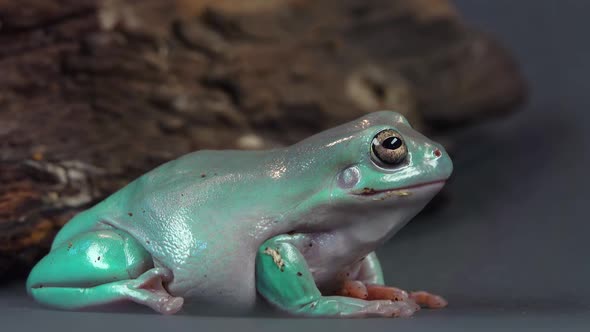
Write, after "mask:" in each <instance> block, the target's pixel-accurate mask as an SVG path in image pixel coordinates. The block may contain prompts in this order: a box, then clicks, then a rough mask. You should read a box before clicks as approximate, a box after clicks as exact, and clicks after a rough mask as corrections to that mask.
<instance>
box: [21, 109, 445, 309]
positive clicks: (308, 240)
mask: <svg viewBox="0 0 590 332" xmlns="http://www.w3.org/2000/svg"><path fill="white" fill-rule="evenodd" d="M452 169H453V165H452V161H451V159H450V157H449V155H448V154H447V152H446V151H445V149H444V148H443V146H442V145H440V144H438V143H435V142H434V141H432V140H430V139H428V138H427V137H426V136H424V135H422V134H421V133H419V132H418V131H416V130H415V129H414V128H413V127H412V126H411V125H410V123H409V122H408V120H407V119H406V118H405V117H404V116H403V115H401V114H400V113H397V112H394V111H389V110H384V111H376V112H372V113H367V114H366V115H364V116H362V117H360V118H358V119H355V120H352V121H349V122H347V123H344V124H340V125H338V126H335V127H333V128H330V129H327V130H325V131H322V132H319V133H317V134H315V135H312V136H310V137H308V138H305V139H303V140H301V141H299V142H297V143H295V144H293V145H290V146H286V147H275V148H271V149H267V150H231V149H230V150H198V151H195V152H191V153H188V154H186V155H183V156H181V157H179V158H177V159H174V160H172V161H168V162H166V163H163V164H161V165H160V166H157V167H156V168H154V169H152V170H151V171H148V172H147V173H145V174H143V175H142V176H140V177H138V178H137V179H135V180H133V181H132V182H130V183H128V184H127V185H125V186H124V187H123V188H121V189H119V190H118V191H116V192H114V193H113V194H111V195H110V196H108V197H106V198H105V199H104V200H102V201H100V202H98V203H97V204H96V205H93V206H92V207H90V208H88V209H86V210H84V211H82V212H80V213H78V214H77V215H75V216H74V217H73V218H72V219H71V220H69V221H68V222H67V223H65V225H64V227H63V228H62V229H61V230H60V231H59V232H58V233H57V235H56V237H55V238H54V240H53V242H52V244H51V248H50V250H49V253H48V254H47V255H46V256H45V257H43V258H42V259H41V260H40V261H39V262H38V263H37V264H36V265H35V266H34V268H33V269H32V270H31V272H30V274H29V276H28V278H27V281H26V290H27V292H28V294H29V295H30V296H31V297H32V298H33V299H34V300H36V301H37V302H39V303H41V304H43V305H45V306H49V307H52V308H57V309H62V310H86V309H90V310H92V309H95V308H104V307H108V305H111V304H114V303H119V302H135V303H137V304H140V305H144V306H147V307H149V308H151V309H153V310H155V311H156V312H159V313H161V314H174V313H177V312H179V311H181V310H183V308H184V307H186V306H187V304H190V303H198V304H199V306H197V308H199V307H200V308H205V307H212V308H231V309H232V310H234V309H235V310H237V311H238V312H250V311H251V310H253V308H254V307H255V306H257V305H258V303H259V301H261V300H262V301H263V302H265V303H267V304H270V306H272V307H274V308H276V309H278V312H283V313H286V314H289V315H295V316H303V317H344V318H348V317H350V318H360V317H375V316H377V317H408V316H411V315H413V314H414V313H415V312H416V311H418V310H419V309H420V308H421V307H428V308H436V307H444V306H445V305H446V301H445V300H444V299H443V298H442V297H440V296H438V295H435V294H431V293H428V292H425V291H417V292H408V291H405V290H402V289H399V288H396V287H390V286H387V285H385V282H384V276H383V269H382V267H381V263H380V260H379V258H378V257H377V254H376V253H375V250H376V249H377V248H378V247H380V246H381V245H383V244H384V243H385V242H386V241H389V239H390V238H391V237H392V236H393V235H394V234H396V233H397V232H398V231H399V230H400V229H401V228H402V227H403V226H404V225H406V224H407V223H408V222H409V221H410V220H411V219H412V218H413V217H414V216H415V215H416V214H418V213H419V212H420V211H421V210H422V209H423V208H424V206H426V204H427V203H428V202H429V201H430V200H431V199H432V198H433V197H434V196H435V195H436V194H437V193H438V192H439V191H440V190H441V188H442V187H443V186H444V184H445V183H446V181H447V180H448V178H449V177H450V176H451V173H452ZM183 311H184V310H183Z"/></svg>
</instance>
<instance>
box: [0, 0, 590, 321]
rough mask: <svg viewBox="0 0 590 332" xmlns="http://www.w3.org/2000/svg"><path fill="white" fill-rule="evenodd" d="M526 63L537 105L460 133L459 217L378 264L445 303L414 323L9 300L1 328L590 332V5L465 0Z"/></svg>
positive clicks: (394, 249) (2, 296)
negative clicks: (82, 309) (84, 309)
mask: <svg viewBox="0 0 590 332" xmlns="http://www.w3.org/2000/svg"><path fill="white" fill-rule="evenodd" d="M455 2H456V4H457V6H458V8H459V10H460V12H461V13H462V15H463V16H464V17H465V19H466V21H468V22H469V23H471V24H473V25H475V26H478V27H480V28H482V29H484V30H486V31H488V32H490V33H492V34H493V35H495V36H496V37H497V38H498V39H500V40H501V41H502V42H503V43H504V45H505V46H507V47H508V48H509V49H511V51H512V52H513V54H514V55H515V56H516V58H517V59H518V60H519V61H520V63H521V66H522V70H523V72H524V74H525V76H526V77H527V79H528V81H529V84H530V90H531V96H530V100H529V102H528V105H527V106H526V107H525V110H524V111H522V112H520V113H517V114H515V115H513V116H510V117H509V118H504V119H501V120H497V121H493V122H490V123H487V124H485V125H482V126H479V127H475V128H470V129H468V130H463V131H460V132H457V133H456V135H457V137H459V140H458V143H457V146H456V147H455V155H456V157H455V158H454V162H455V172H454V176H453V179H452V181H451V182H450V183H449V184H448V198H449V202H448V204H447V205H445V206H443V207H442V208H441V209H438V210H437V211H436V212H435V213H425V214H423V215H421V216H419V217H418V218H417V219H415V220H414V221H413V222H412V223H410V225H408V226H407V227H406V228H405V229H404V230H402V232H401V233H400V234H399V235H398V236H396V237H395V238H394V239H393V240H392V241H390V242H389V243H388V244H387V245H386V246H385V247H383V248H382V249H381V250H380V251H379V252H378V253H379V254H380V257H381V260H382V262H383V265H384V270H385V273H386V280H387V281H388V283H390V284H392V285H397V286H399V287H402V288H406V289H426V290H430V291H433V292H436V293H439V294H443V295H445V297H446V298H447V299H448V300H449V302H450V305H449V307H448V308H446V309H444V310H439V311H427V310H423V311H421V312H419V313H417V314H416V315H415V316H414V317H413V318H411V319H372V320H352V321H351V320H316V319H288V320H287V319H284V318H247V317H245V318H216V317H199V316H189V315H186V316H173V317H164V316H159V315H155V314H152V313H151V312H149V311H143V310H142V311H138V312H135V313H119V314H113V313H72V312H61V311H53V310H49V309H45V308H41V307H40V306H38V305H36V304H35V303H33V302H32V300H30V299H28V298H27V297H26V296H25V295H24V287H23V285H22V284H18V283H17V284H15V285H13V286H11V287H4V288H0V324H1V325H0V326H1V327H0V330H3V331H13V330H22V331H28V330H31V331H32V330H36V331H40V330H43V331H54V330H71V329H76V328H83V329H84V330H86V331H104V330H112V329H131V330H135V329H142V330H144V331H148V330H168V329H171V330H176V329H181V328H182V329H186V330H188V329H191V330H198V331H201V330H204V329H215V330H218V329H219V330H223V329H230V328H231V329H239V330H242V329H244V330H255V331H262V330H268V331H271V330H273V331H295V330H297V331H302V330H332V329H338V330H340V331H353V330H355V331H358V329H366V330H369V329H370V330H371V331H375V330H388V331H393V330H404V331H408V330H421V329H431V330H438V331H445V330H456V329H457V328H466V329H470V330H474V329H477V330H479V329H494V328H498V327H513V328H514V327H518V328H521V329H524V328H546V329H548V330H552V331H554V330H564V329H566V328H573V329H578V330H581V331H582V330H583V331H588V330H590V283H589V281H590V261H589V259H588V254H589V253H590V245H589V244H587V239H588V236H589V235H590V225H589V222H590V218H588V216H587V214H586V211H587V208H588V203H590V200H589V198H590V195H589V194H588V192H587V190H588V184H589V182H590V181H588V178H587V176H588V170H589V168H588V165H589V163H588V161H589V159H590V148H589V145H588V143H590V139H589V136H590V135H588V132H590V122H589V121H588V120H589V117H590V115H589V113H588V106H590V93H589V91H588V90H589V89H588V87H589V86H590V84H588V78H589V77H590V70H589V69H590V68H589V64H588V61H589V60H590V43H589V42H588V36H587V33H588V31H590V19H589V16H588V13H589V12H590V3H588V2H586V1H583V0H579V1H574V0H570V1H509V0H504V1H497V0H496V1H483V0H481V1H472V0H462V1H455Z"/></svg>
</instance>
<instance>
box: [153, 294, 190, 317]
mask: <svg viewBox="0 0 590 332" xmlns="http://www.w3.org/2000/svg"><path fill="white" fill-rule="evenodd" d="M183 304H184V299H183V298H182V297H170V298H169V299H167V301H165V303H164V304H163V305H162V306H161V307H160V310H158V311H159V312H161V313H163V314H165V315H173V314H175V313H177V312H178V311H179V310H180V309H182V305H183Z"/></svg>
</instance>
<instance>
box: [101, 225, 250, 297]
mask: <svg viewBox="0 0 590 332" xmlns="http://www.w3.org/2000/svg"><path fill="white" fill-rule="evenodd" d="M111 225H112V226H114V227H115V228H118V229H121V230H124V231H126V232H128V233H129V234H131V235H132V236H133V237H135V238H136V239H138V241H140V243H143V244H144V248H145V249H146V250H147V251H148V252H149V253H150V254H151V255H152V258H153V260H154V265H155V266H156V267H165V268H168V269H170V270H171V271H172V273H173V276H174V279H173V281H172V282H170V283H169V284H168V285H166V288H167V289H168V291H169V292H170V294H171V295H174V296H181V297H184V298H185V304H186V305H190V304H191V302H195V303H207V304H208V305H215V304H219V305H224V306H228V307H235V308H240V309H249V308H251V307H253V305H254V303H255V301H256V283H255V266H254V265H255V258H256V257H255V255H256V243H254V241H253V240H252V239H250V238H247V237H244V233H243V232H227V233H225V234H221V233H220V232H209V230H210V229H211V230H212V229H214V227H211V228H209V229H207V228H202V229H199V230H198V231H197V230H195V229H191V228H190V227H186V225H183V227H173V226H174V225H173V223H172V222H168V223H166V224H165V225H166V226H167V227H161V226H159V225H157V226H152V227H145V224H144V225H142V224H140V223H136V224H129V223H117V222H116V221H115V222H112V223H111Z"/></svg>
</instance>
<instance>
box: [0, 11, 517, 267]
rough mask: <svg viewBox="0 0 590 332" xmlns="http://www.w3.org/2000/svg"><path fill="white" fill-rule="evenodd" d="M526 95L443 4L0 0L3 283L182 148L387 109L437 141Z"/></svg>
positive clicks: (497, 53) (497, 52)
mask: <svg viewBox="0 0 590 332" xmlns="http://www.w3.org/2000/svg"><path fill="white" fill-rule="evenodd" d="M525 90H526V89H525V84H524V82H523V79H522V78H521V76H520V74H519V72H518V68H517V66H516V64H515V63H514V61H513V60H512V59H511V57H510V56H509V55H508V54H507V52H506V50H504V49H503V48H502V47H501V46H500V45H499V44H498V43H497V42H496V41H494V40H493V39H492V38H490V37H489V36H487V35H485V34H483V33H481V32H479V31H477V30H474V29H472V28H470V27H468V26H466V25H465V24H464V23H463V22H462V21H461V19H460V18H459V16H458V14H457V13H456V12H455V9H454V8H453V7H452V5H451V4H449V3H448V2H447V1H444V0H420V1H418V0H397V1H391V0H369V1H354V0H324V1H312V0H274V1H268V0H250V1H229V0H217V1H213V0H177V1H165V0H146V1H141V2H139V1H131V0H110V1H109V0H105V1H98V0H59V1H42V0H27V1H18V3H17V2H15V1H8V0H0V144H1V150H0V278H7V277H14V276H18V275H19V273H22V272H26V271H27V269H28V268H30V266H32V264H34V262H35V261H36V260H37V259H39V257H40V256H42V255H43V254H44V253H45V252H46V251H47V249H48V246H49V245H50V242H51V239H52V238H53V236H54V235H55V232H56V231H57V230H58V229H59V227H61V226H62V225H63V224H64V223H65V222H66V221H67V220H68V219H69V218H70V217H71V216H72V215H74V214H75V213H76V212H78V211H80V210H82V209H84V208H86V207H88V206H90V205H92V204H94V203H96V202H97V201H99V200H101V199H102V198H104V197H106V196H107V195H109V194H110V193H112V192H114V191H115V190H117V189H118V188H120V187H122V186H124V185H125V184H126V183H128V182H129V181H130V180H132V179H134V178H135V177H137V176H139V175H141V174H142V173H144V172H145V171H147V170H149V169H151V168H153V167H155V166H157V165H158V164H161V163H163V162H165V161H167V160H170V159H173V158H175V157H178V156H180V155H182V154H184V153H187V152H189V151H193V150H197V149H203V148H208V149H221V148H239V149H260V148H269V147H275V146H283V145H287V144H291V143H293V142H296V141H298V140H300V139H302V138H304V137H306V136H308V135H311V134H314V133H316V132H319V131H321V130H323V129H326V128H328V127H331V126H334V125H337V124H340V123H343V122H346V121H348V120H351V119H354V118H356V117H359V116H361V115H362V114H365V113H367V112H371V111H374V110H379V109H394V110H397V111H399V112H401V113H404V114H405V115H406V116H407V117H408V118H409V119H410V121H411V122H412V123H413V124H414V125H415V126H416V127H418V128H419V129H420V130H422V131H424V132H426V133H429V134H434V135H436V134H437V133H441V132H444V131H445V130H447V129H448V128H451V127H453V126H457V125H465V124H469V123H473V122H475V121H481V120H482V119H486V118H489V117H491V116H496V115H500V114H505V113H507V112H510V111H512V110H513V109H514V108H515V106H517V105H518V104H520V103H521V102H522V101H523V98H524V96H525Z"/></svg>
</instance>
